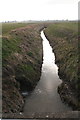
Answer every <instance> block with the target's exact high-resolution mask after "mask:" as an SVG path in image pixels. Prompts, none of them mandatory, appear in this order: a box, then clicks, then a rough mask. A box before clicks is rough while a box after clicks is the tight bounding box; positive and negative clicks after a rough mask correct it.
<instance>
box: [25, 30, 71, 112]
mask: <svg viewBox="0 0 80 120" xmlns="http://www.w3.org/2000/svg"><path fill="white" fill-rule="evenodd" d="M41 37H42V39H43V55H44V57H43V59H44V61H43V65H42V75H41V79H40V81H39V83H38V85H37V86H36V88H35V90H34V91H33V92H32V94H31V96H29V97H28V98H27V99H26V103H25V107H24V112H25V113H26V112H53V113H55V112H65V111H70V110H71V109H70V108H69V107H68V106H67V105H65V104H63V103H62V101H61V99H60V96H59V94H58V93H57V87H58V85H59V84H60V83H61V80H60V79H59V76H58V67H57V66H56V64H55V55H54V53H53V52H52V48H51V46H50V44H49V42H48V40H47V39H46V37H45V35H44V33H43V31H42V32H41Z"/></svg>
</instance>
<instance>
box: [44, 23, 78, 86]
mask: <svg viewBox="0 0 80 120" xmlns="http://www.w3.org/2000/svg"><path fill="white" fill-rule="evenodd" d="M45 33H46V35H47V36H48V38H49V40H50V43H51V45H52V46H53V49H54V52H55V54H56V59H57V64H58V65H59V66H60V72H61V73H62V74H64V75H66V77H67V81H69V82H70V84H73V86H74V88H76V84H75V83H77V85H78V84H80V82H79V80H78V75H77V74H78V62H77V61H78V39H77V37H78V23H77V22H63V23H55V24H51V25H50V26H49V27H48V28H47V29H45ZM77 81H78V82H77Z"/></svg>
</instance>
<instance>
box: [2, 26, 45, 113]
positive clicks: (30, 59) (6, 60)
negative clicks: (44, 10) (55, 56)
mask: <svg viewBox="0 0 80 120" xmlns="http://www.w3.org/2000/svg"><path fill="white" fill-rule="evenodd" d="M14 25H15V24H14ZM14 25H13V26H14ZM15 26H16V25H15ZM18 26H19V27H20V25H18ZM8 28H10V29H11V26H10V24H9V25H8V26H7V28H6V27H4V28H3V32H4V31H5V30H8ZM41 29H43V24H28V25H25V27H20V28H16V29H14V30H9V31H8V33H6V32H5V34H4V33H3V37H2V42H3V48H2V49H3V53H2V55H3V56H2V57H3V65H2V73H3V79H2V85H3V86H2V93H3V96H2V102H3V103H2V112H3V113H17V112H20V111H21V110H22V108H23V105H24V99H23V96H22V94H21V93H22V92H25V91H27V92H29V91H32V90H33V89H34V88H35V86H36V84H37V82H38V80H39V79H40V75H41V66H42V40H41V37H40V31H41Z"/></svg>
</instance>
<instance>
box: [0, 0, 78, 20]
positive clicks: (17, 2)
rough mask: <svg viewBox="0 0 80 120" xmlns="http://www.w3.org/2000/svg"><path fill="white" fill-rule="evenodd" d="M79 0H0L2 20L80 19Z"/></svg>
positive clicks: (0, 16) (0, 17) (0, 18)
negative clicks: (79, 15) (79, 13)
mask: <svg viewBox="0 0 80 120" xmlns="http://www.w3.org/2000/svg"><path fill="white" fill-rule="evenodd" d="M78 1H79V0H0V22H1V21H14V20H17V21H23V20H62V19H69V20H75V19H78Z"/></svg>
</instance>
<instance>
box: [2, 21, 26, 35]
mask: <svg viewBox="0 0 80 120" xmlns="http://www.w3.org/2000/svg"><path fill="white" fill-rule="evenodd" d="M26 25H28V23H3V24H2V34H3V35H5V34H8V33H9V32H10V31H11V30H13V29H16V28H20V27H26Z"/></svg>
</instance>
